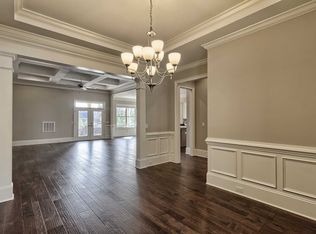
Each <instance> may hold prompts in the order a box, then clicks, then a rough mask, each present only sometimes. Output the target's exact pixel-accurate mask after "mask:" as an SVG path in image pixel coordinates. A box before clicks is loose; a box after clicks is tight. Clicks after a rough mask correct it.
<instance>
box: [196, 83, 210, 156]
mask: <svg viewBox="0 0 316 234" xmlns="http://www.w3.org/2000/svg"><path fill="white" fill-rule="evenodd" d="M194 83H195V148H196V149H203V150H206V149H207V145H206V142H205V139H206V137H207V79H206V78H205V79H200V80H197V81H195V82H194Z"/></svg>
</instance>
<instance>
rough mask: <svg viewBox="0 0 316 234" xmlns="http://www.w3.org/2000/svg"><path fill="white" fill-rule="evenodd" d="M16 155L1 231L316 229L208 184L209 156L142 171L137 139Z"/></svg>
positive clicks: (0, 208)
mask: <svg viewBox="0 0 316 234" xmlns="http://www.w3.org/2000/svg"><path fill="white" fill-rule="evenodd" d="M13 154H14V157H13V165H14V170H13V182H14V194H15V200H14V201H10V202H6V203H2V204H0V233H269V234H270V233H300V234H302V233H314V234H315V233H316V223H315V222H312V221H310V220H307V219H304V218H302V217H299V216H296V215H292V214H289V213H287V212H284V211H281V210H278V209H275V208H272V207H269V206H266V205H263V204H261V203H258V202H255V201H252V200H249V199H246V198H242V197H239V196H237V195H234V194H231V193H228V192H225V191H222V190H219V189H216V188H213V187H210V186H206V185H205V175H206V165H207V163H206V159H203V158H198V157H190V156H185V155H183V156H182V163H181V165H180V164H173V163H168V164H164V165H159V166H155V167H151V168H147V169H143V170H137V169H135V168H134V160H135V139H134V138H131V139H126V138H119V139H115V140H113V141H111V140H109V141H103V140H100V141H90V142H89V141H87V142H77V143H65V144H49V145H39V146H27V147H15V148H14V149H13Z"/></svg>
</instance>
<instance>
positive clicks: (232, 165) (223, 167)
mask: <svg viewBox="0 0 316 234" xmlns="http://www.w3.org/2000/svg"><path fill="white" fill-rule="evenodd" d="M210 150H211V163H210V170H211V171H212V172H215V173H219V174H223V175H227V176H231V177H237V151H235V150H232V149H228V148H219V147H211V149H210Z"/></svg>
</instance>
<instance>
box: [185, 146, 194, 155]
mask: <svg viewBox="0 0 316 234" xmlns="http://www.w3.org/2000/svg"><path fill="white" fill-rule="evenodd" d="M185 154H188V155H191V156H193V152H192V150H191V148H190V147H186V148H185Z"/></svg>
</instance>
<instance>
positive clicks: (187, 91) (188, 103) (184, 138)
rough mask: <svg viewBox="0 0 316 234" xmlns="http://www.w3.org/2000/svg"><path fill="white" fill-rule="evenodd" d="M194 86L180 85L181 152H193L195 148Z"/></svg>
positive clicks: (189, 153)
mask: <svg viewBox="0 0 316 234" xmlns="http://www.w3.org/2000/svg"><path fill="white" fill-rule="evenodd" d="M193 93H194V88H192V87H189V86H185V85H184V86H181V87H180V115H179V126H180V147H181V153H185V154H188V155H191V154H192V149H193V148H194V134H193V133H194V132H193V131H194V96H193Z"/></svg>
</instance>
